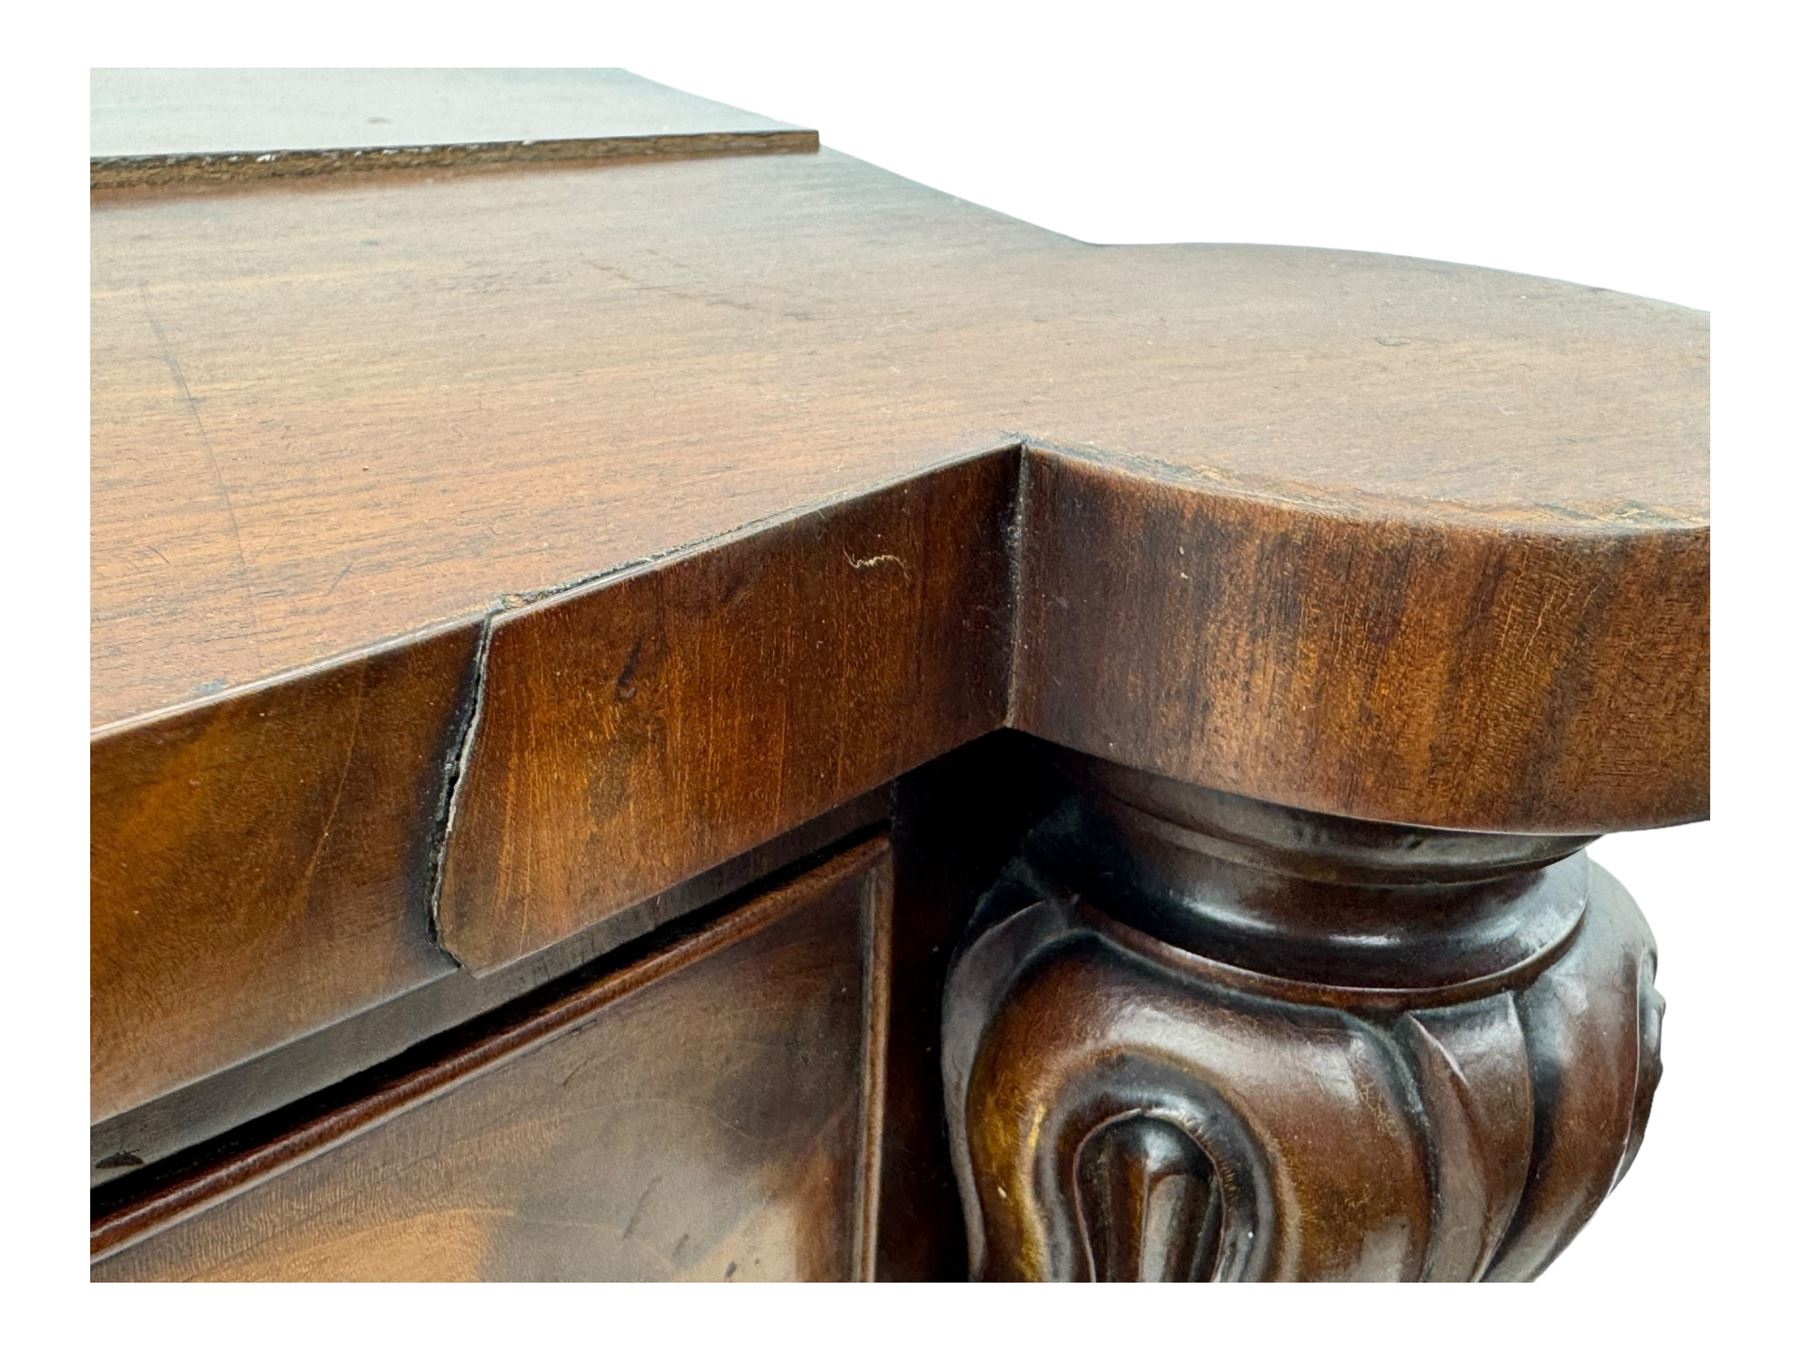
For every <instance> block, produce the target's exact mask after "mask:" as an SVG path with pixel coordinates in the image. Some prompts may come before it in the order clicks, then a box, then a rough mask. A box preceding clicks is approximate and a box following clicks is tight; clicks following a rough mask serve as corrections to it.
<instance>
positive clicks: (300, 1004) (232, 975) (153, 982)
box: [89, 791, 936, 1186]
mask: <svg viewBox="0 0 1800 1350" xmlns="http://www.w3.org/2000/svg"><path fill="white" fill-rule="evenodd" d="M891 797H892V793H891V792H888V791H879V792H873V793H869V794H868V795H866V796H864V797H859V798H856V799H855V800H853V801H851V802H849V803H847V804H846V805H844V806H842V807H840V808H838V809H837V810H835V811H830V812H827V813H826V814H825V815H822V816H819V817H817V818H815V819H813V820H809V821H808V822H807V823H806V824H805V825H804V826H802V827H801V828H799V829H797V830H791V831H789V832H788V833H786V834H784V835H781V836H780V837H778V838H776V839H773V840H770V841H769V842H768V843H767V844H764V845H762V846H761V847H758V848H753V849H750V850H749V851H748V852H745V853H741V854H739V855H737V856H736V857H734V858H732V859H731V860H729V861H728V862H725V863H722V864H720V865H719V866H717V867H714V868H712V869H710V870H708V871H705V872H702V873H700V874H699V875H698V876H695V877H691V878H689V879H688V880H686V881H684V882H682V883H681V884H679V885H677V886H672V887H670V888H669V889H668V890H666V891H662V892H659V893H658V894H656V895H654V896H652V897H650V898H649V899H648V900H646V901H645V902H644V903H642V904H639V905H634V906H632V907H631V908H630V909H627V910H623V911H621V912H620V913H618V914H615V915H614V916H612V917H611V918H610V919H605V920H602V921H601V922H599V923H596V924H593V925H592V926H590V927H588V928H584V929H583V930H582V931H581V932H580V933H578V934H576V935H575V936H574V937H572V938H570V939H568V940H566V941H563V942H559V943H557V944H555V945H554V946H551V947H548V948H546V949H545V950H544V951H542V952H539V953H537V954H536V955H535V956H533V957H530V958H528V959H526V960H521V961H515V962H513V963H512V964H511V965H509V966H508V967H507V968H506V969H505V970H504V971H499V972H494V973H490V974H488V975H486V976H485V977H477V976H476V975H475V974H474V973H472V972H471V971H469V970H467V969H465V968H463V967H460V966H456V965H455V964H454V963H453V962H451V961H449V960H447V959H445V958H444V957H443V955H442V953H441V949H440V948H432V949H431V950H430V951H429V953H428V957H429V960H428V963H427V964H426V969H427V971H428V973H427V975H426V977H425V979H424V981H423V982H422V983H418V982H416V981H417V979H418V976H417V974H416V972H408V971H407V969H406V968H405V967H404V966H403V967H401V969H400V973H396V974H390V975H389V976H388V977H386V978H382V977H380V976H377V977H375V978H372V979H366V980H364V981H362V982H358V981H356V980H355V979H353V978H345V976H353V975H354V974H355V973H356V972H359V971H362V970H364V969H365V968H366V965H367V958H366V956H365V954H364V953H361V952H350V953H338V952H334V951H331V950H330V949H329V948H324V947H322V948H321V950H319V951H318V952H316V953H315V952H314V951H313V950H311V949H310V948H308V947H306V946H301V947H300V948H299V950H289V951H281V950H279V949H277V950H276V952H275V953H274V957H273V959H271V958H270V953H269V952H268V951H267V950H265V949H263V948H258V947H254V946H251V947H243V946H236V947H234V946H231V945H229V944H221V945H220V948H219V950H217V951H216V952H215V953H214V954H213V956H212V958H211V959H210V960H209V961H207V962H205V963H196V965H195V967H194V969H195V970H198V971H201V972H203V973H204V974H205V975H206V977H207V978H206V980H205V982H204V984H203V985H201V986H200V987H202V988H204V989H205V990H206V991H207V994H208V997H207V998H205V999H203V1000H201V999H193V998H192V996H191V989H192V987H193V986H194V975H193V971H190V969H189V967H188V965H187V964H186V963H185V962H182V961H177V960H172V959H162V960H155V961H145V960H144V956H143V954H140V953H134V952H133V951H131V950H130V949H127V950H126V951H123V952H108V953H107V954H106V955H105V956H104V957H100V958H97V959H96V963H95V965H96V969H100V968H102V966H103V965H104V966H105V967H107V968H110V967H111V966H112V965H115V964H119V963H122V962H129V961H131V960H132V959H133V958H134V956H135V957H136V959H137V960H139V961H140V962H142V964H139V965H137V966H136V967H135V968H134V970H133V974H134V976H135V977H136V979H137V980H138V981H140V982H141V983H142V984H144V985H147V986H149V987H148V988H145V989H142V990H140V992H139V998H138V1001H137V1002H136V1003H128V1002H125V1001H123V1000H120V999H117V998H115V997H112V996H110V995H103V994H102V993H101V992H100V991H99V990H96V991H95V998H94V1012H93V1029H94V1045H95V1050H94V1064H95V1067H96V1073H95V1075H94V1079H93V1088H92V1094H91V1098H90V1107H91V1110H92V1113H93V1126H92V1128H91V1130H90V1131H89V1144H90V1154H89V1157H90V1174H89V1175H90V1180H91V1182H92V1184H94V1185H96V1186H100V1185H104V1184H107V1183H116V1182H119V1181H120V1180H121V1179H122V1178H126V1177H132V1178H135V1177H136V1175H138V1174H139V1173H140V1170H141V1169H144V1168H146V1167H154V1166H155V1165H156V1164H158V1163H161V1162H163V1161H164V1160H166V1159H168V1158H169V1157H170V1156H171V1155H173V1154H176V1153H180V1152H182V1151H183V1150H185V1149H189V1148H193V1147H196V1146H199V1145H201V1144H204V1143H205V1142H206V1141H207V1140H208V1139H211V1138H213V1137H214V1136H216V1135H219V1134H223V1133H225V1132H227V1131H231V1130H235V1129H237V1128H238V1127H240V1126H243V1125H245V1124H247V1123H248V1122H250V1121H252V1120H254V1119H256V1118H258V1117H261V1116H267V1115H269V1114H271V1113H274V1112H277V1111H281V1110H284V1109H287V1108H290V1107H292V1106H293V1105H294V1104H295V1103H296V1102H298V1101H300V1100H301V1099H302V1098H305V1097H308V1096H310V1095H312V1094H316V1093H318V1092H321V1091H324V1090H326V1089H328V1088H331V1087H332V1086H333V1085H334V1084H337V1083H339V1082H341V1081H342V1080H344V1079H347V1078H350V1077H352V1076H354V1075H358V1074H361V1073H363V1072H365V1071H368V1070H371V1069H373V1068H374V1066H376V1065H378V1064H381V1063H382V1062H384V1061H387V1060H391V1059H393V1058H395V1057H396V1056H399V1055H401V1054H402V1053H404V1052H406V1051H408V1050H410V1049H411V1048H412V1047H413V1046H416V1045H417V1044H419V1043H420V1042H421V1041H424V1040H427V1039H429V1038H430V1037H433V1036H437V1035H440V1034H443V1033H446V1032H448V1031H450V1030H451V1029H452V1028H455V1027H457V1026H459V1025H462V1024H464V1023H466V1022H469V1021H471V1020H472V1019H474V1018H477V1017H479V1016H482V1015H484V1014H487V1013H490V1012H492V1011H493V1010H494V1009H496V1008H499V1007H501V1006H503V1005H505V1004H507V1003H510V1002H512V1001H513V1000H515V999H518V998H520V997H523V996H524V995H526V994H528V993H530V992H531V991H533V990H536V989H539V988H541V987H543V986H544V985H546V984H548V983H550V982H552V981H555V980H558V979H562V978H564V977H567V976H569V974H570V972H571V971H575V970H577V969H579V968H581V967H583V966H587V965H589V964H590V963H592V962H594V961H596V960H598V959H601V958H605V959H606V960H608V961H610V960H612V959H613V954H614V953H618V952H621V950H622V949H625V948H627V947H628V946H629V945H631V944H641V943H642V942H643V941H645V940H647V935H649V934H652V933H657V932H666V931H667V930H668V929H669V928H670V926H671V925H679V924H682V923H686V922H691V921H692V920H691V917H690V916H693V915H694V913H695V911H698V910H704V909H707V908H708V907H711V906H715V905H717V904H718V903H720V902H721V901H723V900H724V898H725V897H727V896H730V895H731V894H733V893H734V892H737V891H741V890H743V889H744V888H745V887H747V886H751V885H753V884H758V883H761V882H763V881H764V880H765V879H767V878H769V877H770V876H772V875H775V874H778V873H781V872H783V871H785V870H787V869H790V868H792V867H794V866H796V865H798V864H799V863H800V862H801V861H802V860H804V859H806V858H809V857H812V856H814V855H819V854H822V853H824V852H825V851H827V850H829V849H834V848H837V847H838V846H840V845H841V844H842V843H843V841H844V840H845V839H846V838H849V837H851V836H854V835H858V834H860V833H863V832H866V831H867V830H868V829H869V828H870V827H871V826H874V825H876V824H878V823H880V822H882V821H885V820H886V819H888V818H889V816H890V815H891V814H892V802H891ZM186 880H187V883H188V884H189V885H190V886H191V887H193V888H194V889H195V890H197V891H199V892H202V893H205V894H212V895H230V894H232V891H231V889H230V887H231V883H232V881H233V876H232V874H231V873H230V872H229V871H226V870H221V871H217V872H213V873H210V874H208V873H206V872H202V871H197V870H196V869H195V867H194V866H193V865H192V864H191V863H190V865H189V868H188V872H187V876H186ZM406 889H407V893H408V895H409V897H410V903H409V905H408V908H407V911H406V913H405V914H404V915H403V916H396V915H394V914H393V913H392V911H391V905H388V904H384V903H382V896H381V895H380V893H377V894H376V895H375V896H374V898H373V899H372V900H371V901H370V905H369V909H368V910H367V911H365V912H362V913H358V912H356V911H355V910H353V909H352V910H350V911H349V912H347V913H345V914H344V915H343V916H342V917H341V919H340V926H342V927H346V928H354V927H355V926H357V925H362V926H364V927H368V926H370V925H373V926H374V927H375V930H376V931H375V935H374V937H373V938H371V939H369V941H370V944H371V946H372V947H373V949H374V950H375V951H377V952H379V951H383V950H386V948H387V947H388V946H391V945H392V938H391V937H390V936H388V932H389V929H390V927H394V926H397V931H399V932H400V933H402V934H416V933H417V932H418V931H420V930H421V929H428V928H429V924H428V923H427V922H426V920H425V915H426V911H427V896H426V890H427V887H426V886H425V885H423V884H422V883H421V882H419V881H413V882H409V883H408V884H407V886H406ZM364 898H368V897H364ZM121 931H125V932H128V931H129V930H120V929H116V928H115V929H113V930H112V932H113V933H119V932H121ZM228 931H229V930H228ZM288 936H289V937H292V938H294V939H296V940H297V941H303V940H304V937H305V932H304V930H301V931H300V932H297V933H295V932H290V933H289V934H288ZM186 940H187V942H188V944H189V945H190V946H195V947H199V946H204V945H205V944H206V943H207V941H208V935H207V932H206V930H205V927H204V925H203V924H202V925H196V926H193V927H191V928H190V929H189V931H188V932H187V933H186ZM163 955H165V956H166V952H165V953H163ZM322 960H324V961H334V962H335V964H326V965H322V964H321V962H322ZM334 971H337V972H341V974H340V977H339V978H338V979H336V980H335V981H329V980H327V979H325V978H323V977H326V976H329V975H330V974H332V973H333V972H334ZM301 978H308V979H311V980H312V981H314V985H313V989H312V991H311V1000H310V1001H304V1000H306V999H307V995H308V992H309V991H308V990H306V989H301V990H298V991H295V992H292V993H290V991H289V990H288V988H287V985H288V983H289V982H290V981H293V982H298V981H299V980H300V979H301ZM932 997H933V999H935V992H934V993H933V995H932ZM372 1000H375V1001H374V1003H373V1006H367V1005H369V1004H370V1003H371V1001H372ZM296 1005H297V1006H296ZM163 1009H179V1010H181V1014H182V1020H181V1021H179V1022H176V1021H174V1020H173V1019H170V1020H169V1021H168V1022H167V1023H165V1020H164V1016H163V1015H162V1012H161V1010H163ZM147 1011H148V1012H152V1013H155V1014H156V1015H152V1016H146V1015H145V1014H146V1012H147ZM932 1018H933V1020H934V1021H935V1018H936V1014H935V1012H934V1013H933V1014H932ZM165 1026H166V1029H167V1034H166V1035H165V1034H162V1032H161V1031H160V1030H159V1028H163V1027H165ZM120 1045H127V1046H128V1050H127V1052H126V1053H128V1056H129V1058H128V1061H127V1062H128V1064H129V1067H130V1071H131V1075H132V1078H133V1080H134V1081H135V1082H136V1083H143V1084H150V1085H153V1086H158V1087H160V1086H161V1085H164V1084H168V1083H173V1082H186V1086H183V1087H179V1088H174V1089H171V1090H163V1091H160V1092H159V1095H156V1096H154V1097H150V1098H149V1099H147V1100H144V1101H142V1102H140V1103H138V1104H137V1105H135V1106H134V1105H130V1104H129V1103H130V1102H131V1101H132V1100H133V1099H134V1098H135V1097H136V1096H137V1095H139V1094H140V1092H141V1091H142V1089H134V1090H133V1091H132V1092H131V1093H130V1094H129V1095H127V1094H126V1093H123V1092H121V1091H120V1090H119V1087H118V1084H119V1079H120V1075H119V1073H118V1071H117V1068H116V1066H115V1064H114V1062H113V1056H114V1054H115V1053H118V1052H117V1050H116V1049H115V1047H118V1046H120ZM103 1055H105V1056H106V1058H105V1059H104V1060H103V1059H102V1056H103ZM103 1064H104V1065H105V1072H101V1071H100V1069H101V1066H102V1065H103ZM195 1073H204V1076H202V1077H198V1078H193V1077H192V1075H194V1074H195ZM190 1078H191V1079H192V1081H187V1080H188V1079H190Z"/></svg>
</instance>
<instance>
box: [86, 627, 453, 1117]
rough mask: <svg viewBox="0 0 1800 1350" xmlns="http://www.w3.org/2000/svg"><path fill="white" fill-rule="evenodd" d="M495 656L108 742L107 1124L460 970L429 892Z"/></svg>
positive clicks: (96, 790) (430, 645) (324, 674)
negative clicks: (463, 744) (454, 779)
mask: <svg viewBox="0 0 1800 1350" xmlns="http://www.w3.org/2000/svg"><path fill="white" fill-rule="evenodd" d="M476 636H477V634H476V631H475V629H474V628H472V627H469V626H464V627H461V628H455V629H450V630H448V631H445V632H442V633H439V634H437V635H435V636H433V637H430V638H427V639H424V640H421V641H417V642H412V643H408V644H405V645H403V646H400V647H396V648H393V649H390V650H388V651H386V652H383V653H380V654H378V655H375V656H372V657H370V658H368V659H365V660H362V661H357V662H351V663H347V664H344V665H339V666H335V667H332V668H329V669H326V670H321V671H318V672H316V673H313V674H310V675H308V676H306V677H305V678H303V679H298V680H288V681H283V682H281V683H278V684H274V685H270V686H267V687H265V688H263V689H260V690H255V691H251V692H249V693H246V694H245V695H244V696H242V697H239V698H234V699H228V700H223V701H218V702H214V703H211V704H208V705H205V706H202V707H200V708H196V709H192V710H190V711H188V712H185V713H182V714H180V715H178V716H176V717H172V718H166V719H161V720H159V721H157V722H155V723H154V724H152V725H150V726H147V727H143V728H139V729H136V730H130V729H126V730H121V731H119V732H115V733H112V734H108V735H103V736H101V737H99V738H98V739H96V740H95V741H94V743H93V746H92V751H91V756H90V766H91V780H92V799H93V820H92V825H91V833H90V868H91V892H90V893H91V914H92V919H91V925H90V945H89V955H90V960H91V970H92V975H91V979H92V989H93V1002H92V1016H91V1021H90V1026H91V1029H92V1043H91V1044H92V1051H91V1053H92V1109H93V1112H94V1118H95V1119H103V1118H104V1117H106V1116H108V1115H111V1114H114V1113H116V1112H120V1111H124V1110H127V1109H129V1108H131V1107H133V1106H136V1105H138V1104H140V1103H142V1102H144V1101H146V1100H148V1099H149V1098H151V1097H154V1096H156V1095H158V1094H161V1093H165V1092H168V1091H169V1090H171V1089H173V1088H177V1087H180V1086H181V1085H182V1084H183V1083H187V1082H191V1081H193V1080H194V1079H197V1078H199V1077H201V1076H203V1075H206V1074H209V1073H212V1072H215V1071H217V1070H219V1069H222V1068H224V1067H226V1066H227V1065H229V1064H232V1063H235V1062H237V1061H238V1060H240V1059H242V1058H244V1057H246V1056H248V1055H250V1054H253V1053H258V1052H261V1051H264V1050H267V1049H270V1048H271V1047H273V1046H276V1045H279V1044H281V1043H282V1042H284V1041H287V1040H290V1039H292V1038H294V1037H297V1036H300V1035H302V1034H304V1033H306V1032H310V1031H313V1030H315V1029H316V1028H318V1027H319V1026H321V1025H323V1024H325V1023H327V1022H332V1021H336V1020H337V1019H339V1018H341V1017H344V1016H346V1015H347V1014H349V1013H352V1012H355V1011H358V1010H359V1009H362V1008H367V1007H369V1006H371V1005H373V1004H375V1003H377V1002H380V1001H382V1000H383V999H386V998H391V997H392V996H393V995H395V994H397V993H400V992H402V991H404V990H406V989H409V988H413V987H415V986H418V985H421V984H424V983H427V982H429V981H431V980H433V979H435V978H437V977H439V976H441V975H443V974H446V973H447V972H448V971H450V970H451V969H453V968H454V966H453V963H452V962H451V961H450V959H449V958H448V957H446V956H445V955H444V953H443V952H442V950H441V949H440V948H439V947H438V946H437V945H436V943H435V942H434V941H433V940H432V937H431V934H430V931H429V925H428V908H429V892H430V887H431V884H432V877H433V876H434V875H435V872H436V861H435V860H436V855H437V850H438V838H439V834H440V830H439V824H438V819H439V817H440V815H441V813H442V810H443V806H444V802H443V796H442V787H443V783H444V773H445V761H446V758H447V757H448V756H449V755H450V754H451V753H452V752H453V751H454V749H455V748H456V746H457V744H458V737H459V735H460V733H461V728H462V725H463V723H464V721H465V720H466V717H467V701H468V697H469V695H470V693H471V692H472V690H471V688H470V685H469V681H470V680H471V677H472V675H473V671H474V665H473V661H474V653H475V640H476Z"/></svg>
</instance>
